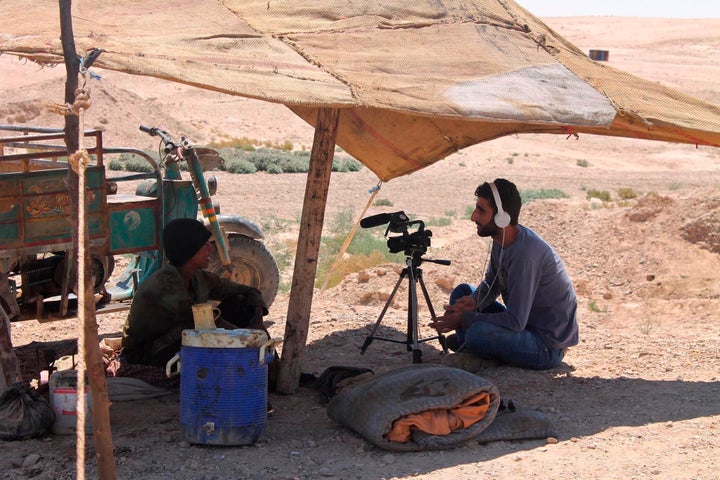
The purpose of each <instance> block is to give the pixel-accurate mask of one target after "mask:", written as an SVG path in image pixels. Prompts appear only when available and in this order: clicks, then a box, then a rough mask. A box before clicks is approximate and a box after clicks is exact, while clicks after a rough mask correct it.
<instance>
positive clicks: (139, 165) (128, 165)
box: [125, 158, 153, 172]
mask: <svg viewBox="0 0 720 480" xmlns="http://www.w3.org/2000/svg"><path fill="white" fill-rule="evenodd" d="M125 170H127V171H129V172H152V171H153V167H152V165H150V164H149V163H148V162H147V160H145V159H142V158H132V159H130V160H128V161H127V162H125Z"/></svg>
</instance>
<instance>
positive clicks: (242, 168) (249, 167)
mask: <svg viewBox="0 0 720 480" xmlns="http://www.w3.org/2000/svg"><path fill="white" fill-rule="evenodd" d="M223 169H224V170H226V171H228V172H230V173H244V174H249V173H255V172H257V167H256V166H255V165H254V164H252V163H250V162H248V161H247V160H244V159H233V160H225V164H224V165H223Z"/></svg>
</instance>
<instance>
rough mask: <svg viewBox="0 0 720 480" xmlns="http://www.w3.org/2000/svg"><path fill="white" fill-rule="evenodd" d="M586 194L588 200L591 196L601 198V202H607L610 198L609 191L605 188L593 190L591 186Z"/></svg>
mask: <svg viewBox="0 0 720 480" xmlns="http://www.w3.org/2000/svg"><path fill="white" fill-rule="evenodd" d="M586 195H587V199H588V200H590V199H591V198H597V199H600V200H602V201H603V202H609V201H611V200H612V197H611V196H610V192H608V191H607V190H595V189H593V188H591V189H589V190H588V191H587V194H586Z"/></svg>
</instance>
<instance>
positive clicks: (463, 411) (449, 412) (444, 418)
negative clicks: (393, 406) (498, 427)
mask: <svg viewBox="0 0 720 480" xmlns="http://www.w3.org/2000/svg"><path fill="white" fill-rule="evenodd" d="M489 408H490V394H489V393H487V392H481V393H478V394H477V395H475V396H472V397H469V398H466V399H465V400H464V401H462V402H461V403H459V404H458V405H456V406H454V407H452V408H450V409H446V408H434V409H430V410H425V411H424V412H420V413H411V414H409V415H405V416H404V417H400V418H399V419H397V420H395V423H393V426H392V428H391V429H390V432H388V434H387V435H386V437H387V439H388V440H390V441H391V442H401V443H404V442H407V441H408V440H410V434H411V431H412V430H421V431H423V432H426V433H429V434H431V435H448V434H449V433H451V432H453V431H455V430H458V429H461V428H468V427H469V426H471V425H472V424H474V423H476V422H479V421H480V420H482V419H483V417H484V416H485V414H486V413H487V411H488V409H489Z"/></svg>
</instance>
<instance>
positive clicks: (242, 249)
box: [208, 234, 280, 307]
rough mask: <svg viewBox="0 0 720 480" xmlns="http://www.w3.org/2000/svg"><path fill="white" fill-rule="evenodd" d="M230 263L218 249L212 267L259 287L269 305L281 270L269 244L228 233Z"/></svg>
mask: <svg viewBox="0 0 720 480" xmlns="http://www.w3.org/2000/svg"><path fill="white" fill-rule="evenodd" d="M228 251H229V253H230V266H229V268H225V267H224V266H223V264H222V263H221V262H220V256H219V255H218V254H217V251H215V252H213V254H212V256H211V257H210V265H209V266H208V270H210V271H211V272H213V273H216V274H218V275H220V276H221V277H223V278H228V279H230V280H232V281H234V282H237V283H241V284H243V285H250V286H252V287H257V288H258V289H260V291H261V292H262V294H263V298H264V299H265V303H267V305H268V307H269V306H270V305H272V303H273V301H274V300H275V296H276V295H277V292H278V285H279V283H280V272H279V271H278V266H277V263H276V262H275V259H274V258H273V256H272V254H271V253H270V252H269V251H268V250H267V248H265V245H264V244H263V243H261V242H258V241H257V240H253V239H252V238H248V237H245V236H243V235H233V234H229V235H228Z"/></svg>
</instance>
